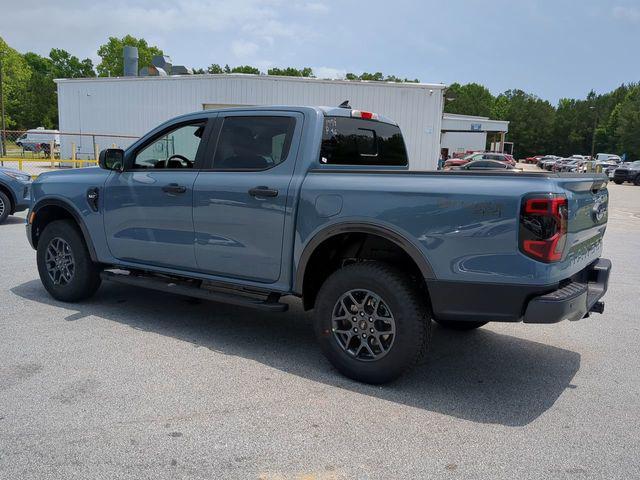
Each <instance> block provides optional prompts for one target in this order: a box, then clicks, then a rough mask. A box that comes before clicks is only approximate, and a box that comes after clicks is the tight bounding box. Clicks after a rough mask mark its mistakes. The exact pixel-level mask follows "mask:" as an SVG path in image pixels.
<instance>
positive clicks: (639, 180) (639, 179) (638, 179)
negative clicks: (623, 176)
mask: <svg viewBox="0 0 640 480" xmlns="http://www.w3.org/2000/svg"><path fill="white" fill-rule="evenodd" d="M633 184H634V185H635V186H636V187H640V175H638V176H637V177H636V178H635V179H634V180H633Z"/></svg>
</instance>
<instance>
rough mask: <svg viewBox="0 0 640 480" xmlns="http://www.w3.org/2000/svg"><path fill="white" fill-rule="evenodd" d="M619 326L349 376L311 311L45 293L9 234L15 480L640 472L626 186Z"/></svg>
mask: <svg viewBox="0 0 640 480" xmlns="http://www.w3.org/2000/svg"><path fill="white" fill-rule="evenodd" d="M609 189H610V196H611V205H610V207H611V208H610V213H609V227H608V230H607V234H606V237H605V252H604V256H605V257H608V258H610V259H611V260H612V262H613V272H612V276H611V281H610V287H609V292H608V293H607V295H606V297H605V303H606V310H605V313H604V314H603V315H592V316H591V317H590V318H587V319H584V320H581V321H578V322H562V323H560V324H556V325H546V326H545V325H524V324H499V323H496V324H489V325H487V326H485V327H483V328H481V329H479V330H477V331H475V332H471V333H454V332H449V331H446V330H443V329H441V328H438V327H434V337H433V343H432V346H431V349H430V351H429V353H428V355H427V357H426V359H425V360H424V362H423V363H422V364H421V365H420V366H419V367H418V368H416V369H415V370H413V371H412V372H411V373H410V374H408V375H406V376H404V377H403V378H402V379H400V380H399V381H397V382H395V383H393V384H390V385H386V386H382V387H374V386H367V385H362V384H358V383H355V382H353V381H350V380H348V379H346V378H344V377H342V376H340V375H339V374H338V373H337V372H336V371H335V370H332V368H331V367H330V365H329V363H328V362H327V361H326V360H325V359H324V358H323V357H322V355H321V354H320V352H319V350H318V348H317V347H316V344H315V341H314V339H313V334H312V330H311V317H310V315H309V314H308V313H305V312H303V311H302V310H301V308H300V305H299V303H298V302H296V301H292V302H291V306H292V308H291V310H290V311H289V312H287V313H286V314H269V313H262V312H256V311H252V310H246V309H240V308H235V307H230V306H226V305H220V304H215V303H207V302H200V301H195V300H191V299H187V298H184V297H179V296H173V295H166V294H162V293H157V292H152V291H146V290H143V289H140V288H133V287H126V286H118V285H114V284H103V286H102V287H101V289H100V290H99V292H98V294H97V295H96V296H95V297H94V298H92V299H91V300H89V301H86V302H84V303H81V304H64V303H61V302H57V301H55V300H53V299H52V298H51V297H49V296H48V295H47V293H46V292H45V291H44V289H43V287H42V285H41V284H40V281H39V279H38V274H37V270H36V266H35V252H34V251H33V250H31V248H30V247H29V245H28V243H27V241H26V238H25V234H24V226H23V222H24V215H22V216H18V217H12V218H10V219H9V221H8V222H7V223H6V224H4V225H0V260H1V264H0V478H1V479H31V478H33V479H50V478H51V479H53V478H55V479H92V480H98V479H115V478H118V479H120V478H127V479H143V478H144V479H146V478H153V479H156V478H158V479H161V478H168V479H169V478H170V479H178V478H194V479H216V478H230V479H252V478H260V479H265V480H266V479H268V480H271V479H290V478H292V479H323V480H326V479H343V478H349V479H351V478H356V479H403V478H410V479H417V478H438V479H458V478H473V479H494V478H495V479H514V478H518V479H536V480H537V479H540V478H559V479H592V478H593V479H633V478H640V431H639V429H638V425H640V342H639V339H640V326H639V322H640V313H639V312H640V308H639V302H638V300H639V297H640V287H639V285H640V187H634V186H632V185H622V186H617V185H613V184H610V186H609Z"/></svg>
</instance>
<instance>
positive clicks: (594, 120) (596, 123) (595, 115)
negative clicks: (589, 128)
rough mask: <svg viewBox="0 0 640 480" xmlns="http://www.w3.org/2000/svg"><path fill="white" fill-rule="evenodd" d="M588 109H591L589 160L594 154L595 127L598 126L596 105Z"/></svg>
mask: <svg viewBox="0 0 640 480" xmlns="http://www.w3.org/2000/svg"><path fill="white" fill-rule="evenodd" d="M589 109H590V110H593V135H592V136H591V160H593V157H594V155H595V154H596V128H598V111H597V110H596V107H589Z"/></svg>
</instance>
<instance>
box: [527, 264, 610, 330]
mask: <svg viewBox="0 0 640 480" xmlns="http://www.w3.org/2000/svg"><path fill="white" fill-rule="evenodd" d="M610 272H611V261H610V260H607V259H606V258H600V259H598V260H596V261H595V262H594V263H592V264H591V265H589V267H587V268H586V269H585V270H583V271H582V272H580V276H579V277H578V278H575V279H572V280H570V281H569V283H567V284H566V285H564V286H562V287H561V288H559V289H557V290H554V291H553V292H550V293H546V294H544V295H540V296H538V297H534V298H533V299H531V300H530V301H529V303H528V304H527V308H526V310H525V313H524V318H523V321H524V322H525V323H557V322H560V321H562V320H580V319H581V318H584V317H587V316H589V313H590V312H592V311H596V312H598V313H602V312H603V311H604V303H602V302H600V299H601V298H602V297H603V296H604V294H605V293H606V292H607V287H608V285H609V273H610Z"/></svg>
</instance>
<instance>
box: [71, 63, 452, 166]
mask: <svg viewBox="0 0 640 480" xmlns="http://www.w3.org/2000/svg"><path fill="white" fill-rule="evenodd" d="M442 92H443V85H424V84H422V85H415V84H413V85H411V84H404V85H403V84H386V83H385V84H380V83H375V82H371V83H365V82H344V81H323V80H309V79H296V78H287V77H270V76H245V75H194V76H183V77H133V78H104V79H102V78H100V79H74V80H58V106H59V116H60V130H61V131H63V132H78V133H87V132H90V133H102V134H122V135H138V136H139V135H143V134H144V133H145V132H147V131H149V130H150V129H151V128H153V127H155V126H156V125H158V124H159V123H161V122H163V121H165V120H167V119H169V118H171V117H174V116H176V115H180V114H183V113H188V112H193V111H196V110H201V109H202V108H203V105H204V104H239V105H339V104H340V103H341V102H342V101H344V100H349V101H350V103H351V105H352V106H353V108H358V109H362V110H371V111H374V112H377V113H380V114H382V115H385V116H387V117H390V118H392V119H394V120H395V121H397V122H398V124H399V125H400V127H401V128H402V131H403V133H404V136H405V141H406V143H407V149H408V151H409V159H410V167H411V168H412V169H415V170H422V169H434V168H435V167H436V164H437V159H438V157H439V152H440V130H441V123H442V108H443V98H442ZM78 140H79V139H77V138H76V139H75V141H76V143H78ZM71 141H73V139H72V138H70V137H65V138H63V139H61V143H62V154H63V155H65V156H67V155H69V154H70V151H71V149H70V142H71ZM96 141H97V143H99V145H100V148H103V147H106V146H109V145H111V143H115V144H117V145H119V146H123V147H124V146H126V145H128V144H129V143H130V142H129V141H126V140H123V139H116V138H113V139H104V138H99V139H98V140H96ZM78 144H79V145H80V152H81V153H84V154H88V153H90V152H92V151H93V146H92V142H91V139H83V140H82V141H80V142H79V143H78ZM85 144H89V145H85Z"/></svg>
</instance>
